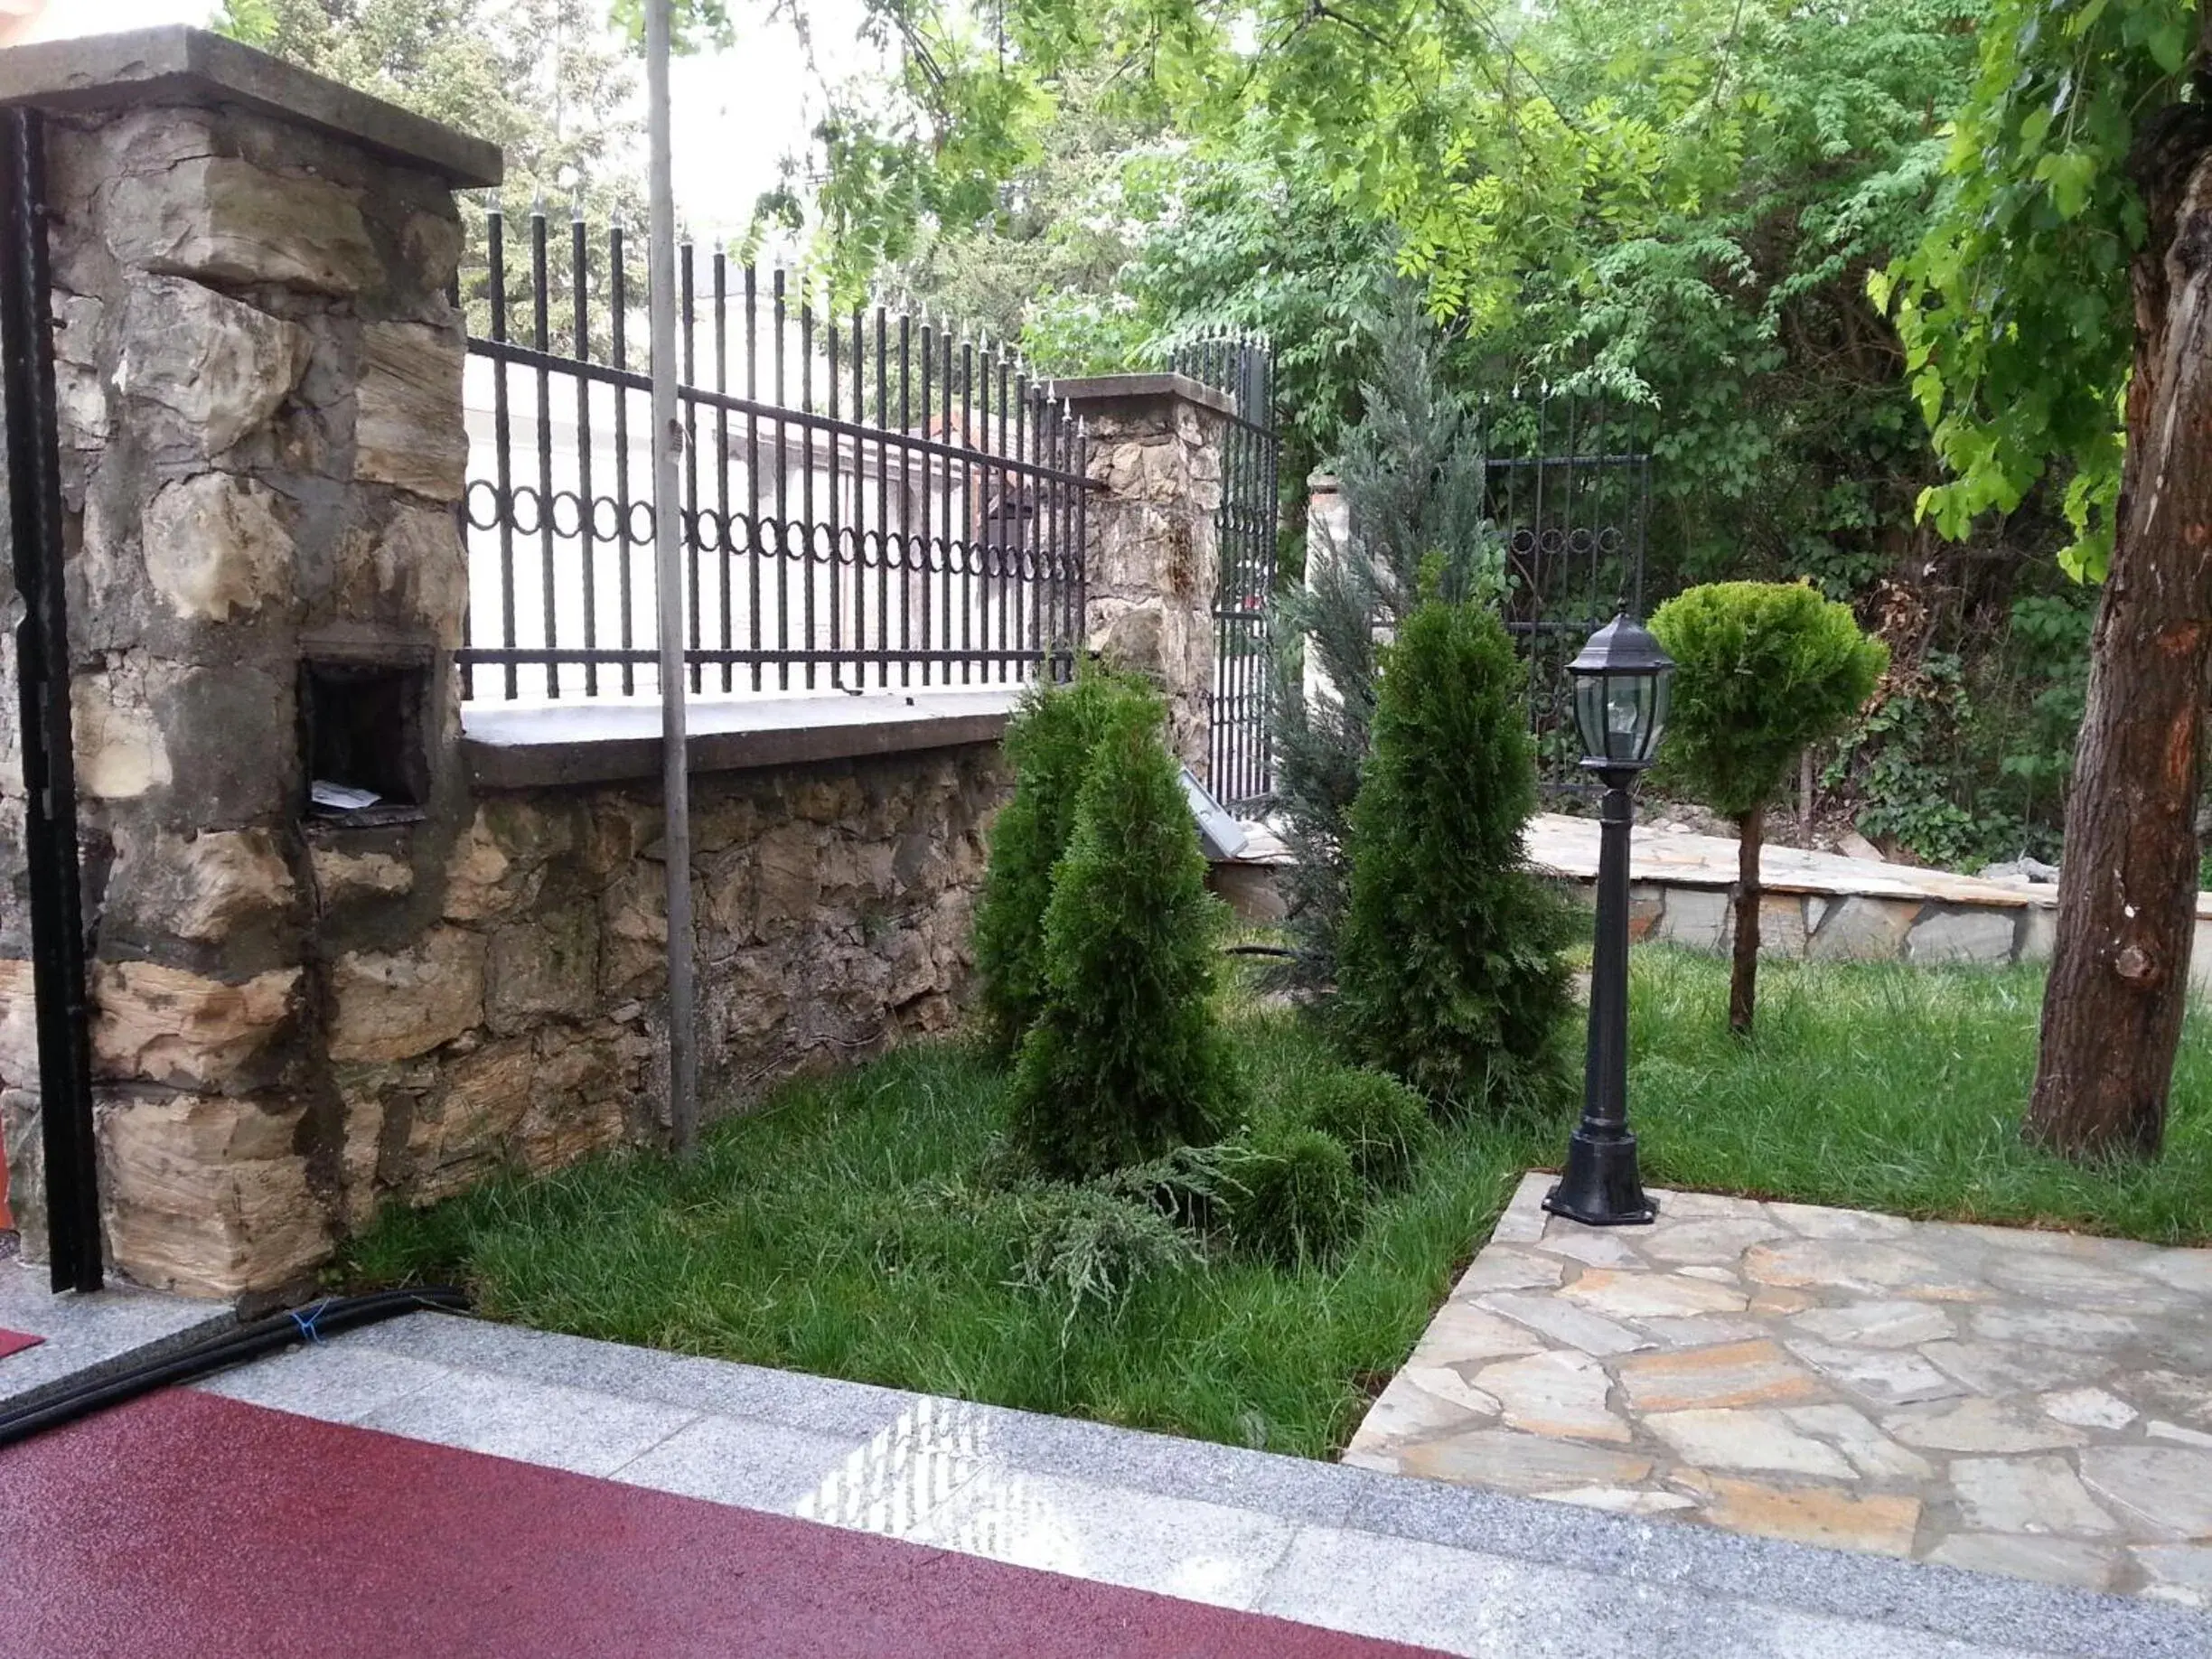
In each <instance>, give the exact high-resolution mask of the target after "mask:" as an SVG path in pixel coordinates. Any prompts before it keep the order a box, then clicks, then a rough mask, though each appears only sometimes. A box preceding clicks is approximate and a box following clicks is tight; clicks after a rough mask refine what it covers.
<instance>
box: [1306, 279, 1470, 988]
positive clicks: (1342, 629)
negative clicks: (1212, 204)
mask: <svg viewBox="0 0 2212 1659" xmlns="http://www.w3.org/2000/svg"><path fill="white" fill-rule="evenodd" d="M1368 326H1369V329H1370V331H1371V332H1372V333H1373V340H1374V347H1375V356H1376V374H1375V378H1374V380H1373V382H1372V383H1371V384H1364V385H1363V386H1362V387H1361V389H1360V390H1361V396H1362V397H1363V398H1364V400H1365V406H1366V408H1365V413H1364V415H1363V417H1361V419H1360V421H1359V423H1358V424H1357V425H1356V426H1354V427H1353V428H1352V429H1351V431H1350V432H1349V433H1348V434H1347V435H1346V437H1345V446H1344V451H1343V454H1342V455H1340V456H1339V458H1338V461H1337V464H1336V473H1337V481H1338V484H1339V487H1340V488H1341V490H1342V492H1343V499H1344V501H1345V508H1346V511H1347V512H1348V515H1349V518H1350V520H1351V535H1350V538H1349V539H1348V540H1346V541H1344V542H1342V543H1340V542H1339V541H1338V539H1336V538H1335V537H1333V536H1326V535H1325V537H1324V539H1323V542H1322V545H1320V546H1318V547H1315V548H1309V549H1308V555H1307V561H1306V577H1307V579H1306V582H1305V584H1304V585H1303V586H1293V587H1291V588H1289V589H1288V590H1286V591H1285V592H1284V594H1283V595H1281V596H1280V597H1279V600H1278V602H1277V605H1276V616H1275V621H1274V633H1275V638H1276V639H1277V641H1278V642H1280V646H1281V650H1280V652H1279V656H1278V659H1277V661H1276V665H1275V708H1276V710H1277V715H1276V733H1275V745H1276V756H1275V777H1276V799H1277V802H1278V809H1277V810H1278V814H1279V819H1280V820H1281V822H1282V825H1283V831H1284V839H1285V840H1286V842H1287V843H1288V844H1289V848H1290V849H1291V851H1292V853H1293V854H1295V855H1296V862H1295V863H1293V864H1292V865H1290V866H1289V867H1288V868H1287V869H1286V870H1285V872H1284V874H1283V885H1284V896H1285V898H1286V899H1287V900H1288V902H1289V911H1290V915H1289V923H1288V929H1289V933H1290V936H1291V941H1292V943H1293V945H1294V946H1295V947H1296V949H1297V951H1298V960H1297V961H1296V963H1295V964H1294V965H1293V966H1292V967H1291V968H1290V969H1289V972H1288V978H1289V979H1290V980H1291V981H1292V982H1293V983H1294V984H1297V985H1298V986H1301V987H1304V988H1306V989H1323V988H1326V986H1328V985H1329V984H1330V983H1332V982H1333V980H1334V979H1335V977H1336V954H1337V940H1336V935H1337V931H1338V929H1339V927H1340V926H1341V925H1342V923H1343V919H1344V912H1345V903H1346V899H1347V896H1348V888H1347V878H1348V875H1349V866H1348V864H1347V862H1346V856H1345V840H1346V838H1347V836H1348V834H1349V831H1350V827H1351V811H1352V802H1353V801H1354V797H1355V796H1356V795H1357V794H1358V792H1359V787H1360V771H1361V768H1362V766H1363V765H1364V764H1365V762H1366V758H1367V754H1368V749H1369V742H1370V728H1371V727H1372V726H1373V720H1374V712H1375V682H1376V675H1377V673H1378V671H1379V670H1380V668H1381V651H1382V644H1381V642H1382V641H1384V640H1387V639H1389V638H1390V637H1391V636H1392V633H1393V632H1394V631H1395V630H1396V628H1397V627H1398V625H1399V624H1400V623H1401V622H1402V621H1403V620H1404V618H1405V616H1406V614H1408V613H1409V612H1411V610H1412V609H1413V607H1414V605H1416V604H1417V603H1418V595H1419V592H1420V572H1421V570H1422V568H1423V567H1424V566H1427V565H1429V564H1430V563H1432V562H1434V563H1437V564H1439V566H1440V568H1441V575H1440V576H1439V586H1440V588H1441V589H1442V591H1444V592H1446V593H1448V594H1450V595H1454V596H1475V597H1495V596H1496V595H1501V594H1502V593H1503V592H1504V555H1503V550H1502V548H1500V547H1499V545H1498V542H1497V538H1496V534H1495V528H1494V526H1493V525H1492V524H1491V523H1490V521H1489V519H1488V517H1487V513H1486V504H1487V500H1486V498H1487V483H1486V477H1487V473H1486V467H1485V465H1484V461H1483V455H1482V447H1481V445H1480V443H1479V441H1478V435H1477V433H1476V429H1475V426H1474V424H1473V423H1472V422H1471V421H1469V420H1468V419H1467V417H1466V416H1465V414H1464V412H1463V411H1462V410H1461V409H1460V408H1459V406H1458V404H1457V402H1456V401H1455V400H1454V399H1453V398H1452V397H1451V395H1450V394H1449V393H1448V391H1447V390H1446V389H1445V388H1444V386H1443V385H1442V383H1441V379H1442V372H1443V354H1444V342H1443V339H1442V336H1441V335H1440V334H1439V332H1438V330H1437V328H1436V326H1435V324H1434V323H1431V322H1430V321H1429V317H1428V315H1427V314H1426V313H1425V312H1424V311H1423V310H1422V308H1421V305H1420V295H1419V293H1418V291H1417V290H1415V289H1414V288H1412V287H1411V286H1403V285H1401V286H1399V287H1398V288H1397V289H1396V290H1395V291H1394V292H1393V293H1392V295H1391V296H1390V299H1389V302H1388V304H1387V305H1385V306H1383V307H1382V308H1381V309H1380V310H1378V311H1377V312H1376V314H1374V315H1373V318H1372V319H1371V320H1370V323H1369V324H1368ZM1308 658H1310V660H1311V661H1313V663H1314V665H1315V666H1316V667H1317V669H1319V670H1320V671H1321V673H1322V675H1323V676H1324V677H1325V678H1326V680H1327V682H1328V685H1329V687H1330V688H1331V689H1332V690H1333V693H1334V694H1333V695H1323V696H1319V697H1316V698H1311V699H1308V698H1307V696H1306V687H1305V680H1304V664H1305V662H1306V661H1307V660H1308Z"/></svg>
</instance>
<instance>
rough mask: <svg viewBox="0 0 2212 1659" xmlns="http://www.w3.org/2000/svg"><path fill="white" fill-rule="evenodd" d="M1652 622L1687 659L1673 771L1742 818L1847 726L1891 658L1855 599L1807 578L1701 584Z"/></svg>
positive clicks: (1664, 748) (1669, 736) (1677, 702)
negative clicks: (1862, 622) (1866, 630)
mask: <svg viewBox="0 0 2212 1659" xmlns="http://www.w3.org/2000/svg"><path fill="white" fill-rule="evenodd" d="M1651 631H1652V633H1653V634H1654V636H1655V637H1656V638H1657V639H1658V641H1659V642H1660V644H1661V645H1663V646H1664V648H1665V649H1666V652H1667V654H1668V655H1669V656H1671V657H1673V659H1674V665H1675V666H1674V687H1673V708H1672V709H1671V711H1670V712H1669V714H1668V717H1667V727H1666V734H1665V736H1664V740H1663V743H1662V745H1661V764H1662V766H1663V767H1664V775H1665V776H1667V777H1668V778H1671V779H1674V780H1678V781H1680V782H1682V783H1685V784H1686V785H1687V786H1688V788H1689V789H1690V791H1691V792H1692V793H1693V794H1694V795H1695V796H1696V797H1697V798H1698V799H1699V800H1701V801H1703V802H1704V803H1705V804H1706V805H1707V806H1709V807H1711V808H1712V810H1713V811H1716V812H1721V813H1725V814H1726V815H1728V816H1729V817H1731V818H1737V817H1741V816H1742V815H1743V814H1745V813H1747V812H1750V811H1755V810H1757V808H1759V807H1762V806H1764V805H1765V804H1766V803H1767V801H1769V800H1770V799H1772V798H1773V796H1774V794H1775V792H1776V791H1777V790H1779V789H1780V788H1781V787H1782V783H1783V780H1784V779H1785V778H1786V777H1787V776H1788V775H1789V773H1790V769H1791V768H1792V767H1793V766H1795V764H1796V763H1797V756H1798V755H1799V754H1800V753H1801V752H1802V751H1803V750H1804V748H1805V746H1806V745H1809V744H1813V743H1817V742H1819V741H1821V740H1822V739H1823V738H1826V737H1830V736H1834V735H1835V734H1836V733H1837V732H1838V731H1840V730H1842V728H1843V726H1845V725H1846V724H1847V723H1848V722H1849V721H1850V720H1851V716H1852V715H1853V714H1854V713H1856V712H1857V711H1858V709H1859V708H1860V706H1861V704H1863V703H1864V702H1865V701H1866V700H1867V698H1869V697H1870V695H1872V693H1873V690H1874V687H1875V684H1876V682H1878V681H1879V680H1880V679H1881V676H1882V672H1883V670H1884V669H1886V668H1887V667H1888V665H1889V648H1888V647H1887V646H1885V645H1884V644H1882V643H1881V642H1879V640H1870V639H1868V638H1867V637H1866V636H1865V635H1864V634H1863V633H1861V632H1860V631H1859V623H1858V622H1857V621H1856V620H1855V619H1854V618H1853V617H1852V615H1851V607H1850V606H1848V605H1839V604H1837V603H1836V602H1835V601H1833V600H1831V599H1823V598H1822V597H1821V596H1820V595H1819V594H1818V593H1816V592H1814V590H1813V589H1812V588H1811V587H1809V586H1804V585H1802V584H1799V583H1787V582H1715V583H1712V584H1711V585H1709V586H1703V587H1693V588H1691V589H1689V590H1688V591H1687V592H1685V593H1682V594H1678V595H1675V596H1674V597H1673V598H1672V599H1670V600H1668V601H1667V602H1666V603H1665V604H1664V605H1661V606H1660V607H1659V609H1658V610H1657V611H1656V612H1655V613H1654V614H1653V616H1652V619H1651Z"/></svg>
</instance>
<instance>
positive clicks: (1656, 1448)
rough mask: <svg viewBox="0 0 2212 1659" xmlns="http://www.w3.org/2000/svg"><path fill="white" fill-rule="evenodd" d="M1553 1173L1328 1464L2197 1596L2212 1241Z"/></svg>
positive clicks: (1535, 1181) (2207, 1465)
mask: <svg viewBox="0 0 2212 1659" xmlns="http://www.w3.org/2000/svg"><path fill="white" fill-rule="evenodd" d="M1551 1180H1552V1177H1551V1176H1547V1175H1541V1174H1538V1175H1531V1176H1528V1177H1527V1178H1526V1179H1525V1180H1523V1183H1522V1185H1521V1187H1520V1190H1519V1191H1518V1192H1517V1193H1516V1194H1515V1195H1514V1200H1513V1203H1512V1204H1511V1205H1510V1206H1509V1207H1508V1208H1507V1210H1506V1212H1505V1214H1504V1217H1503V1218H1502V1219H1501V1220H1500V1221H1499V1223H1498V1227H1497V1231H1496V1233H1495V1236H1494V1237H1493V1238H1492V1240H1491V1242H1490V1243H1489V1244H1488V1245H1487V1246H1486V1247H1485V1248H1484V1250H1483V1251H1482V1252H1481V1254H1480V1255H1478V1256H1477V1257H1476V1260H1475V1261H1474V1263H1473V1265H1472V1266H1470V1267H1469V1268H1468V1270H1467V1273H1466V1275H1465V1276H1464V1277H1463V1278H1462V1279H1460V1281H1459V1283H1458V1285H1457V1288H1456V1289H1454V1290H1453V1292H1452V1295H1451V1298H1450V1299H1449V1300H1448V1301H1447V1302H1446V1303H1445V1305H1444V1307H1443V1308H1442V1309H1441V1310H1440V1311H1439V1313H1438V1315H1437V1317H1436V1319H1435V1321H1434V1322H1433V1323H1432V1324H1431V1325H1430V1326H1429V1330H1428V1332H1427V1334H1426V1335H1425V1336H1423V1337H1422V1338H1421V1341H1420V1345H1419V1347H1417V1348H1416V1349H1415V1350H1414V1353H1413V1355H1412V1358H1411V1360H1410V1361H1409V1362H1408V1363H1407V1364H1406V1367H1405V1369H1404V1370H1403V1371H1401V1373H1399V1374H1398V1376H1397V1377H1396V1378H1395V1379H1394V1380H1393V1381H1392V1382H1391V1384H1390V1386H1389V1387H1388V1388H1387V1389H1386V1390H1385V1391H1384V1392H1383V1393H1382V1397H1381V1398H1380V1399H1378V1400H1377V1401H1375V1404H1374V1407H1373V1410H1372V1411H1370V1412H1369V1413H1368V1415H1367V1418H1366V1420H1365V1421H1364V1423H1363V1424H1362V1425H1361V1427H1360V1429H1359V1432H1358V1434H1357V1435H1356V1436H1355V1437H1354V1439H1353V1441H1352V1444H1351V1446H1350V1448H1348V1449H1347V1450H1346V1452H1345V1462H1346V1463H1350V1464H1354V1465H1357V1466H1360V1467H1365V1468H1370V1469H1380V1470H1384V1471H1387V1472H1392V1473H1399V1474H1406V1475H1418V1476H1426V1477H1428V1478H1430V1479H1435V1480H1447V1481H1452V1482H1455V1483H1457V1484H1461V1485H1466V1486H1486V1487H1491V1488H1495V1489H1497V1490H1500V1491H1504V1492H1512V1493H1518V1494H1523V1495H1532V1496H1539V1497H1549V1498H1554V1499H1558V1500H1560V1501H1561V1502H1565V1503H1570V1504H1585V1505H1589V1506H1590V1507H1593V1508H1598V1509H1606V1510H1611V1511H1615V1512H1617V1513H1620V1514H1635V1515H1643V1516H1653V1517H1660V1516H1664V1517H1669V1518H1674V1519H1680V1520H1684V1521H1694V1522H1704V1523H1709V1524H1711V1525H1713V1526H1718V1527H1724V1528H1727V1529H1729V1531H1732V1532H1748V1533H1758V1534H1763V1535H1766V1536H1768V1537H1775V1538H1786V1539H1794V1540H1798V1541H1801V1542H1811V1543H1820V1544H1827V1545H1831V1546H1834V1547H1839V1548H1844V1549H1851V1550H1862V1551H1872V1552H1874V1553H1877V1554H1882V1555H1891V1556H1902V1557H1909V1558H1911V1559H1915V1560H1921V1561H1935V1562H1941V1563H1944V1564H1945V1565H1950V1566H1956V1567H1965V1568H1972V1569H1976V1570H1982V1571H1987V1572H1999V1573H2009V1574H2012V1575H2015V1576H2018V1577H2022V1578H2029V1579H2044V1580H2047V1581H2049V1582H2053V1583H2058V1584H2067V1585H2076V1586H2080V1587H2082V1588H2085V1589H2100V1590H2112V1591H2120V1592H2126V1593H2138V1594H2142V1595H2146V1596H2151V1597H2156V1598H2162V1599H2167V1600H2172V1601H2179V1602H2182V1603H2185V1604H2187V1605H2189V1606H2193V1607H2206V1606H2208V1605H2212V1251H2205V1250H2161V1249H2158V1248H2156V1247H2153V1246H2151V1245H2148V1244H2140V1243H2135V1242H2128V1241H2124V1240H2114V1239H2093V1238H2085V1237H2080V1236H2077V1235H2074V1234H2069V1233H2035V1232H2028V1231H2022V1230H2016V1229H2010V1228H1998V1227H1977V1226H1960V1225H1954V1224H1950V1223H1938V1222H1912V1221H1907V1220H1904V1219H1902V1218H1900V1217H1897V1216H1890V1215H1877V1214H1866V1213H1863V1212H1859V1211H1851V1210H1831V1209H1820V1208H1814V1207H1812V1206H1808V1205H1804V1204H1760V1203H1757V1202H1755V1201H1753V1200H1750V1199H1745V1198H1726V1197H1716V1196H1712V1195H1706V1194H1700V1193H1667V1192H1661V1193H1656V1194H1654V1197H1655V1198H1656V1199H1657V1202H1658V1205H1659V1220H1658V1222H1657V1223H1655V1224H1654V1225H1653V1226H1650V1227H1636V1228H1609V1229H1608V1228H1590V1227H1584V1226H1581V1225H1579V1223H1573V1222H1568V1221H1563V1220H1561V1219H1560V1218H1558V1217H1554V1216H1547V1215H1545V1214H1543V1211H1542V1199H1543V1195H1544V1194H1545V1192H1546V1191H1547V1190H1548V1189H1549V1187H1550V1186H1551Z"/></svg>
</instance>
